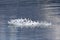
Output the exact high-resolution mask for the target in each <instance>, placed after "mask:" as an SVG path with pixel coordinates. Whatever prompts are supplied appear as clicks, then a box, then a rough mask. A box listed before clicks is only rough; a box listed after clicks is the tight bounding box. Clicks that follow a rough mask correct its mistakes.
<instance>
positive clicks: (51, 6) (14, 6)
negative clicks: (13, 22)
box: [0, 0, 60, 40]
mask: <svg viewBox="0 0 60 40" xmlns="http://www.w3.org/2000/svg"><path fill="white" fill-rule="evenodd" d="M59 4H60V1H59V0H0V40H60V31H59V30H60V5H59ZM17 18H30V19H32V20H34V21H36V20H39V21H47V22H51V23H52V24H53V25H54V26H53V25H51V28H40V27H36V28H20V27H17V28H15V27H8V26H9V25H8V21H9V20H10V19H17Z"/></svg>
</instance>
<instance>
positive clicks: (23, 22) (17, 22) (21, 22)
mask: <svg viewBox="0 0 60 40" xmlns="http://www.w3.org/2000/svg"><path fill="white" fill-rule="evenodd" d="M8 24H9V25H14V27H36V26H50V25H52V24H51V23H48V22H39V21H32V20H31V19H26V18H24V19H23V18H21V19H11V20H10V21H8Z"/></svg>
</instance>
